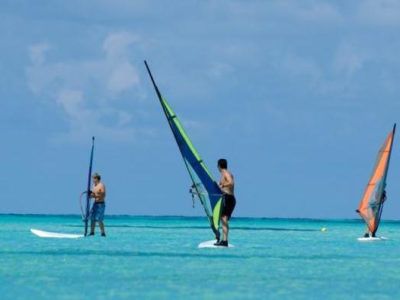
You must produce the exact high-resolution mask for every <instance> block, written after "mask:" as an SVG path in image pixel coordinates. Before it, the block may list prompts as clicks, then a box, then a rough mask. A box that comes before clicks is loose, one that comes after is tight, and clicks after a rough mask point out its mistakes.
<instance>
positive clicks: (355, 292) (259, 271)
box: [0, 215, 400, 299]
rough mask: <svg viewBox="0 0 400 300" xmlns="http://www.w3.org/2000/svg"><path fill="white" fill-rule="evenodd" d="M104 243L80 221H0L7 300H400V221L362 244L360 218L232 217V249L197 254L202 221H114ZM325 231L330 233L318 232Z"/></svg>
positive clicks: (205, 235)
mask: <svg viewBox="0 0 400 300" xmlns="http://www.w3.org/2000/svg"><path fill="white" fill-rule="evenodd" d="M106 224H107V225H108V227H107V232H108V236H107V238H102V237H100V236H98V235H97V236H95V237H91V238H84V239H79V240H67V239H62V240H60V239H43V238H38V237H36V236H34V235H32V234H31V233H30V231H29V229H30V228H38V229H42V230H48V231H56V232H69V233H80V232H81V221H80V219H79V217H77V216H13V215H0V298H1V299H151V298H154V299H155V298H157V299H176V298H178V299H189V298H195V299H217V298H219V299H221V298H224V299H227V298H231V299H250V298H271V299H277V298H278V299H322V298H325V299H374V298H375V299H377V298H379V299H393V298H397V299H399V297H400V291H399V288H398V284H399V281H400V254H399V253H400V252H399V249H400V222H383V223H382V225H381V228H380V233H381V234H382V235H384V236H386V237H388V238H389V240H387V241H383V242H374V243H360V242H357V240H356V238H357V237H358V236H359V235H360V233H361V232H362V230H363V225H362V224H361V222H359V221H340V220H338V221H324V220H290V219H289V220H288V219H247V218H236V219H233V220H232V225H231V226H232V231H231V242H232V243H233V244H235V246H236V247H235V248H230V249H198V248H197V244H198V243H199V242H201V241H205V240H209V239H210V238H212V236H211V235H210V230H209V229H208V227H207V223H206V220H205V219H204V218H180V217H125V216H121V217H111V218H108V219H107V221H106ZM322 227H326V228H327V229H328V230H327V231H326V232H321V231H320V229H321V228H322Z"/></svg>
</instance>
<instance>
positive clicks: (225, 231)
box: [221, 216, 229, 241]
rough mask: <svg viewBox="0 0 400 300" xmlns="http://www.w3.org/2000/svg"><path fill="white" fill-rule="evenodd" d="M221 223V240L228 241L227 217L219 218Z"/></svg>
mask: <svg viewBox="0 0 400 300" xmlns="http://www.w3.org/2000/svg"><path fill="white" fill-rule="evenodd" d="M221 221H222V233H223V235H222V240H223V241H227V240H228V233H229V224H228V217H227V216H222V217H221Z"/></svg>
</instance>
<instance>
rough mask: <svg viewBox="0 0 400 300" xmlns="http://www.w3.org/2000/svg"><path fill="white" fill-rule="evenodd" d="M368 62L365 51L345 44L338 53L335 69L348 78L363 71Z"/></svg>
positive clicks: (339, 48)
mask: <svg viewBox="0 0 400 300" xmlns="http://www.w3.org/2000/svg"><path fill="white" fill-rule="evenodd" d="M367 60H368V55H367V53H366V52H365V51H364V50H362V49H360V48H357V47H355V46H354V45H352V44H349V43H343V44H341V45H340V46H339V47H338V49H337V51H336V54H335V59H334V65H333V68H334V70H335V71H337V72H339V73H344V74H345V75H346V76H352V75H353V74H354V73H356V72H357V71H359V70H361V69H362V67H363V65H364V64H365V62H366V61H367Z"/></svg>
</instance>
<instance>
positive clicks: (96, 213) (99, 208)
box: [90, 202, 106, 222]
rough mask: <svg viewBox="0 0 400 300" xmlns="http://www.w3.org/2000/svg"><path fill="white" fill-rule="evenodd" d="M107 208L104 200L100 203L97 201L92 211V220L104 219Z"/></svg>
mask: <svg viewBox="0 0 400 300" xmlns="http://www.w3.org/2000/svg"><path fill="white" fill-rule="evenodd" d="M105 209H106V204H105V203H104V202H100V203H99V202H95V203H94V204H93V206H92V209H91V211H90V220H91V221H92V222H95V221H103V219H104V210H105Z"/></svg>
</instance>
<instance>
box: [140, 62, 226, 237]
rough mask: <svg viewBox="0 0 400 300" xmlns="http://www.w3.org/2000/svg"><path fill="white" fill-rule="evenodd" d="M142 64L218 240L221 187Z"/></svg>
mask: <svg viewBox="0 0 400 300" xmlns="http://www.w3.org/2000/svg"><path fill="white" fill-rule="evenodd" d="M144 64H145V66H146V69H147V72H148V73H149V76H150V79H151V82H152V83H153V86H154V89H155V91H156V93H157V96H158V100H160V104H161V107H162V109H163V111H164V114H165V116H166V118H167V121H168V124H169V126H170V128H171V131H172V133H173V135H174V137H175V140H176V143H177V144H178V147H179V150H180V152H181V155H182V158H183V161H184V163H185V166H186V169H187V170H188V172H189V175H190V178H191V180H192V183H193V184H192V187H191V189H190V191H191V193H192V196H196V197H197V198H198V199H199V200H200V202H201V204H202V205H203V207H204V211H205V212H206V215H207V217H208V220H209V222H210V227H211V229H212V231H213V233H214V234H215V237H216V239H217V240H219V238H220V232H219V222H220V215H221V204H222V192H221V189H220V188H219V186H218V184H217V183H216V182H215V180H214V179H213V177H212V176H211V173H210V172H209V170H208V168H207V166H206V165H205V163H204V162H203V160H202V159H201V157H200V155H199V154H198V152H197V150H196V149H195V148H194V146H193V144H192V142H191V141H190V139H189V137H188V135H187V134H186V132H185V130H184V129H183V126H182V124H181V122H180V121H179V119H178V117H177V116H176V114H175V113H174V111H173V110H172V109H171V107H170V106H169V104H168V103H167V101H166V100H165V99H164V98H163V96H162V95H161V92H160V90H159V89H158V87H157V85H156V83H155V81H154V78H153V75H152V74H151V71H150V68H149V66H148V64H147V62H146V61H144Z"/></svg>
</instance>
